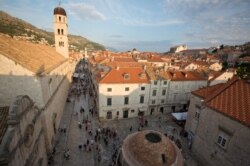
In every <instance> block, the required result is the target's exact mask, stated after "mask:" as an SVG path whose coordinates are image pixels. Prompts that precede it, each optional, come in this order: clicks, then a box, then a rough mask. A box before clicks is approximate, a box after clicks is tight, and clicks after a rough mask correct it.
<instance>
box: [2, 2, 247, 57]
mask: <svg viewBox="0 0 250 166" xmlns="http://www.w3.org/2000/svg"><path fill="white" fill-rule="evenodd" d="M58 2H59V1H58V0H0V10H3V11H6V12H8V13H9V14H11V15H13V16H15V17H19V18H21V19H23V20H25V21H28V22H30V23H31V24H33V25H35V26H37V27H39V28H42V29H45V30H49V31H52V30H53V29H52V28H53V9H54V8H55V7H56V6H57V5H58V4H59V3H58ZM61 6H62V7H63V8H65V10H66V12H67V15H68V27H69V33H71V34H76V35H81V36H84V37H86V38H88V39H90V40H92V41H95V42H98V43H101V44H103V45H104V46H106V47H113V48H115V49H117V50H120V51H127V50H131V49H133V48H137V49H138V50H140V51H157V52H165V51H168V50H169V47H171V46H173V45H178V44H187V45H188V47H189V48H203V47H206V48H207V47H210V46H217V45H219V44H243V43H244V42H246V41H250V0H61Z"/></svg>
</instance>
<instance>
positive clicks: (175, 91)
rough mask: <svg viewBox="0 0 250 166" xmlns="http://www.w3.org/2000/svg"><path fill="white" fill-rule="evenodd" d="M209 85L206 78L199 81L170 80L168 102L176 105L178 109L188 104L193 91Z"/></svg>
mask: <svg viewBox="0 0 250 166" xmlns="http://www.w3.org/2000/svg"><path fill="white" fill-rule="evenodd" d="M205 86H207V81H206V80H198V81H170V85H169V90H168V96H167V103H168V104H170V105H173V106H176V111H178V110H180V109H182V108H183V105H185V104H188V101H189V99H190V95H191V92H192V91H194V90H197V89H199V88H202V87H205Z"/></svg>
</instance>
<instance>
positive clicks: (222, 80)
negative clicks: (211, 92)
mask: <svg viewBox="0 0 250 166" xmlns="http://www.w3.org/2000/svg"><path fill="white" fill-rule="evenodd" d="M233 76H234V72H224V73H223V74H221V75H220V76H219V77H217V78H215V79H214V80H212V81H211V82H210V84H209V86H213V85H216V84H219V83H226V82H227V81H228V80H229V79H231V78H232V77H233Z"/></svg>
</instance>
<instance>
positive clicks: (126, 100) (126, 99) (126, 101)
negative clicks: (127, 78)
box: [124, 96, 129, 104]
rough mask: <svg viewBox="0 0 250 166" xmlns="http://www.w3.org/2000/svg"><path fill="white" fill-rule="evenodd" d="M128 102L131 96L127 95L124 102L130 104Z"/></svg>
mask: <svg viewBox="0 0 250 166" xmlns="http://www.w3.org/2000/svg"><path fill="white" fill-rule="evenodd" d="M128 102H129V98H128V97H127V96H126V97H124V104H128Z"/></svg>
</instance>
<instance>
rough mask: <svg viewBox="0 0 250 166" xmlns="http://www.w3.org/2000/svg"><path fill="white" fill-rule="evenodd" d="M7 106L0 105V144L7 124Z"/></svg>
mask: <svg viewBox="0 0 250 166" xmlns="http://www.w3.org/2000/svg"><path fill="white" fill-rule="evenodd" d="M8 115H9V107H0V144H1V143H2V140H3V136H4V134H5V132H6V130H7V127H8V124H7V120H8Z"/></svg>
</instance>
